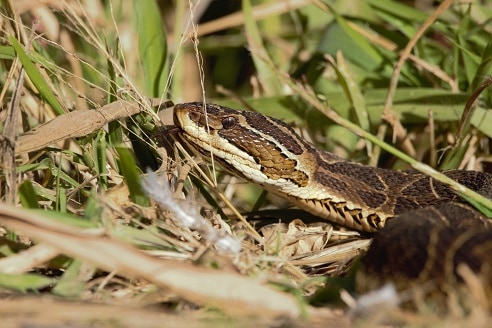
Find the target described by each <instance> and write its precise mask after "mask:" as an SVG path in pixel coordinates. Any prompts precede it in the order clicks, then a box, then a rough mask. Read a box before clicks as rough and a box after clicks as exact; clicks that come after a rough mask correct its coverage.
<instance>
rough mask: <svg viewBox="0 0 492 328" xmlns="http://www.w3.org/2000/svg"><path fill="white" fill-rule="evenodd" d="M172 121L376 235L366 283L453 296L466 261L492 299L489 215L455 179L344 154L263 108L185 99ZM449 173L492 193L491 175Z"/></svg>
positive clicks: (226, 159) (193, 142)
mask: <svg viewBox="0 0 492 328" xmlns="http://www.w3.org/2000/svg"><path fill="white" fill-rule="evenodd" d="M174 123H175V125H176V126H177V127H178V128H179V129H180V133H179V134H180V139H181V140H183V141H184V142H185V143H186V144H188V145H189V146H191V148H193V149H195V150H196V151H197V152H199V153H201V154H202V155H203V157H205V158H209V159H210V158H211V156H212V158H213V160H215V161H217V162H219V163H220V164H221V165H222V166H223V167H224V168H225V169H227V170H228V171H230V172H232V173H233V174H235V175H237V176H240V177H243V178H245V179H247V180H249V181H251V182H253V183H255V184H258V185H260V186H261V187H263V188H264V189H266V190H267V191H270V192H273V193H275V194H278V195H280V196H282V197H285V198H287V199H289V200H290V201H291V202H292V203H293V204H295V205H297V206H298V207H300V208H302V209H304V210H306V211H308V212H310V213H312V214H314V215H317V216H319V217H321V218H325V219H327V220H329V221H331V222H333V223H335V224H338V225H340V226H343V227H346V228H348V229H353V230H358V231H361V232H363V233H364V232H365V233H370V234H372V235H373V236H374V238H373V242H372V245H371V247H370V248H369V250H368V252H367V254H366V255H365V257H364V258H363V260H362V270H359V274H358V277H357V280H358V284H359V286H360V290H362V291H365V290H370V289H373V288H378V287H381V286H382V285H383V284H384V283H386V282H388V281H391V282H393V283H394V284H395V285H396V287H397V289H398V290H404V289H408V288H414V287H417V288H418V287H422V286H424V287H425V288H424V289H428V290H430V291H431V294H436V295H446V294H447V293H449V291H450V288H455V287H456V286H462V285H465V284H464V283H463V279H462V273H461V272H462V271H460V270H463V269H462V266H460V265H461V264H466V266H467V268H469V269H471V271H472V272H474V273H475V274H476V276H477V277H479V278H481V281H482V285H483V291H484V293H485V295H487V296H488V298H489V299H490V298H491V297H492V260H491V256H490V254H491V251H492V229H491V224H490V220H489V219H487V218H486V217H485V216H484V215H482V214H481V213H480V212H478V211H476V210H474V209H472V208H471V207H470V206H469V205H467V203H466V202H465V201H464V200H463V199H461V198H460V197H459V196H457V195H456V194H455V193H454V192H453V191H452V190H451V189H450V188H449V187H448V186H447V185H445V184H443V183H441V182H438V181H436V180H433V179H432V178H430V177H429V176H427V175H425V174H422V173H419V172H417V171H397V170H389V169H382V168H374V167H370V166H366V165H362V164H359V163H353V162H349V161H346V160H344V159H342V158H340V157H338V156H336V155H334V154H332V153H329V152H327V151H324V150H320V149H317V148H315V147H314V146H313V145H312V144H311V143H309V142H307V141H305V140H304V139H303V138H301V137H300V136H299V135H298V134H297V133H296V132H295V131H294V130H293V129H292V128H291V127H290V126H288V125H287V124H285V123H284V122H282V121H280V120H277V119H275V118H272V117H268V116H265V115H262V114H260V113H256V112H251V111H240V110H235V109H231V108H228V107H223V106H218V105H213V104H206V105H204V104H203V103H199V102H196V103H184V104H177V105H176V106H175V107H174ZM443 173H444V174H445V175H446V176H448V177H450V178H452V179H454V180H456V181H458V182H459V183H461V184H463V185H465V186H466V187H468V188H470V189H472V190H474V191H476V192H478V193H480V194H482V195H484V196H485V197H487V198H491V199H492V175H490V174H487V173H484V172H476V171H466V170H450V171H445V172H443ZM383 228H384V229H383Z"/></svg>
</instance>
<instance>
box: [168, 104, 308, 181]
mask: <svg viewBox="0 0 492 328" xmlns="http://www.w3.org/2000/svg"><path fill="white" fill-rule="evenodd" d="M174 122H175V124H176V125H177V126H178V127H179V128H180V129H181V134H180V135H181V138H182V139H183V140H184V141H185V142H186V143H187V144H189V145H191V146H192V147H193V148H195V149H196V150H197V151H198V152H199V153H201V154H202V155H205V156H208V157H211V155H210V154H213V158H214V159H215V160H218V161H219V162H220V163H221V164H222V166H224V167H225V168H226V169H228V170H229V171H231V172H232V173H235V174H236V175H240V176H243V177H245V178H246V179H248V180H250V181H252V182H254V183H257V184H261V185H263V186H267V187H268V185H270V186H274V185H275V186H277V187H275V188H278V187H279V185H289V184H295V185H297V186H306V185H307V183H308V176H307V174H306V172H305V171H306V170H307V169H310V168H305V167H301V166H302V164H301V163H300V162H299V160H298V159H299V156H300V155H302V154H305V153H306V151H305V150H306V148H308V147H312V146H310V145H309V144H307V143H305V142H303V141H302V139H301V138H300V137H298V136H297V134H296V133H295V132H294V130H293V129H292V128H291V127H290V126H288V125H287V124H285V123H283V122H281V121H279V120H276V119H274V118H271V117H268V116H265V115H262V114H260V113H256V112H250V111H239V110H234V109H231V108H228V107H223V106H218V105H214V104H206V105H204V104H203V103H198V102H196V103H185V104H177V105H176V106H175V107H174ZM305 162H306V163H307V162H309V161H305ZM310 163H315V161H311V162H310Z"/></svg>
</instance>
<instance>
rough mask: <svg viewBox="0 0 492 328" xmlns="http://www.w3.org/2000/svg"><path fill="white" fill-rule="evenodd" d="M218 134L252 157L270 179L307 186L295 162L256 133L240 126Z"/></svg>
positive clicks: (306, 177) (306, 181)
mask: <svg viewBox="0 0 492 328" xmlns="http://www.w3.org/2000/svg"><path fill="white" fill-rule="evenodd" d="M218 133H219V135H220V136H221V137H223V138H226V139H227V140H228V141H229V142H230V143H231V144H233V145H235V146H236V147H237V148H239V149H241V150H243V151H244V152H246V153H248V154H250V155H251V156H253V158H254V160H255V161H256V162H257V163H258V164H260V165H261V171H262V172H263V173H265V174H266V175H267V176H268V177H269V178H270V179H273V180H278V179H286V180H289V181H292V182H293V183H295V184H296V185H298V186H299V187H305V186H306V185H307V184H308V182H309V177H308V176H307V175H306V174H305V173H304V172H302V171H299V170H297V169H296V165H297V161H295V160H293V159H291V158H288V157H287V156H286V155H285V154H284V153H283V152H282V150H281V149H279V148H278V146H277V145H276V144H274V143H273V142H271V141H268V140H266V139H265V138H263V137H262V136H261V135H259V134H258V133H256V132H254V131H251V130H250V129H247V128H244V127H242V126H241V125H235V126H232V127H230V128H228V129H221V130H219V131H218Z"/></svg>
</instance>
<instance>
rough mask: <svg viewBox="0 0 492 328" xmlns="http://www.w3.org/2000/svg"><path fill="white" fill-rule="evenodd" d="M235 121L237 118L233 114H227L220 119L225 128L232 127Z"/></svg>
mask: <svg viewBox="0 0 492 328" xmlns="http://www.w3.org/2000/svg"><path fill="white" fill-rule="evenodd" d="M236 123H237V120H236V118H235V117H234V116H228V117H226V118H224V119H222V127H223V128H224V129H226V130H227V129H230V128H232V127H233V126H234V125H236Z"/></svg>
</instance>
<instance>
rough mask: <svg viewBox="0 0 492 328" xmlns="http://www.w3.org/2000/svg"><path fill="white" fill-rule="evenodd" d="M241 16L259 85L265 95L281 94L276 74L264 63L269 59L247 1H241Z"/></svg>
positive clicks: (249, 3)
mask: <svg viewBox="0 0 492 328" xmlns="http://www.w3.org/2000/svg"><path fill="white" fill-rule="evenodd" d="M243 14H244V19H245V22H244V26H245V29H246V38H247V40H248V44H249V47H250V50H251V52H252V55H253V56H252V57H253V62H254V63H255V67H256V71H257V72H258V78H259V79H260V82H261V85H262V87H263V88H264V89H265V93H266V94H267V95H270V96H272V95H278V94H281V91H282V88H281V83H280V81H279V79H278V78H277V74H275V72H273V71H272V69H271V68H270V66H269V65H268V64H267V63H266V61H267V60H271V59H270V58H269V55H268V52H267V51H266V49H265V46H264V45H263V40H262V37H261V33H260V30H259V29H258V25H257V24H256V21H255V19H254V17H253V13H252V9H251V2H250V1H249V0H243Z"/></svg>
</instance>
